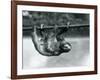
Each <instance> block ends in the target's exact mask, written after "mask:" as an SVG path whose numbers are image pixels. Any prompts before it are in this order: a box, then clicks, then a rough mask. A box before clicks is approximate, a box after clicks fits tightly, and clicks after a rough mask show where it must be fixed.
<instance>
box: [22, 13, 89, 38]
mask: <svg viewBox="0 0 100 80" xmlns="http://www.w3.org/2000/svg"><path fill="white" fill-rule="evenodd" d="M22 17H23V35H24V36H30V35H31V32H32V27H34V26H39V27H40V26H41V24H44V25H46V26H48V29H49V26H53V27H55V25H57V26H60V27H62V26H63V25H66V24H67V23H68V22H69V23H70V24H69V29H68V31H67V32H66V33H65V35H66V36H67V37H86V36H87V37H89V14H80V13H58V12H36V11H23V16H22Z"/></svg>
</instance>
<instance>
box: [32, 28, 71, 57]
mask: <svg viewBox="0 0 100 80" xmlns="http://www.w3.org/2000/svg"><path fill="white" fill-rule="evenodd" d="M67 30H68V28H61V29H60V28H57V27H55V28H50V29H49V28H38V27H37V26H34V30H33V32H32V41H33V43H34V46H35V48H36V50H37V51H38V52H39V53H40V54H42V55H44V56H58V55H60V54H62V53H64V52H69V51H70V50H71V45H70V44H69V43H68V42H66V41H65V38H64V36H63V33H64V32H66V31H67Z"/></svg>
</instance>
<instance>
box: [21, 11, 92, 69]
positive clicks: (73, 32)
mask: <svg viewBox="0 0 100 80" xmlns="http://www.w3.org/2000/svg"><path fill="white" fill-rule="evenodd" d="M22 18H23V19H22V20H23V29H22V30H23V68H25V69H27V68H33V69H34V68H53V67H76V66H77V67H79V66H88V65H89V59H90V47H89V44H90V34H89V29H90V23H89V14H85V13H61V12H39V11H24V10H23V11H22Z"/></svg>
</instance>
